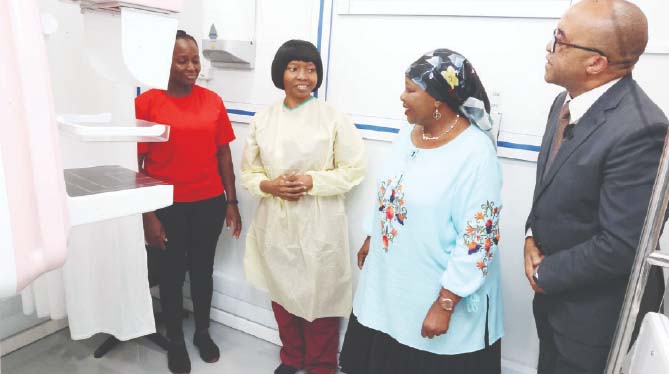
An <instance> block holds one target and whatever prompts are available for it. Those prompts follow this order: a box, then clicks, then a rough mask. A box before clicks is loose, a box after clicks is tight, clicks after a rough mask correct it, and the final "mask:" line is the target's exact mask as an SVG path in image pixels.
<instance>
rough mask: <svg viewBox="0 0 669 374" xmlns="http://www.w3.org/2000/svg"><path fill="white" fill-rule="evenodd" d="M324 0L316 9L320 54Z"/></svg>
mask: <svg viewBox="0 0 669 374" xmlns="http://www.w3.org/2000/svg"><path fill="white" fill-rule="evenodd" d="M324 2H325V0H320V5H319V6H320V9H318V37H317V39H316V49H318V52H319V53H320V51H321V44H322V40H321V39H323V8H324V7H325V4H324ZM314 97H318V90H316V92H314Z"/></svg>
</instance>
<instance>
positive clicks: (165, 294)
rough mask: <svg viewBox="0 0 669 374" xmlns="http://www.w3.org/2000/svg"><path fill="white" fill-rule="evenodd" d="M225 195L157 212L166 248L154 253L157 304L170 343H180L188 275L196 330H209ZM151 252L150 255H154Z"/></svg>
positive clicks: (177, 205)
mask: <svg viewBox="0 0 669 374" xmlns="http://www.w3.org/2000/svg"><path fill="white" fill-rule="evenodd" d="M225 205H226V202H225V195H221V196H218V197H215V198H211V199H207V200H200V201H195V202H188V203H178V202H177V203H174V204H173V205H171V206H169V207H167V208H163V209H158V210H157V211H156V215H157V216H158V219H159V220H160V222H161V223H162V225H163V228H164V229H165V233H166V235H167V246H166V249H165V250H164V251H161V250H160V249H151V250H152V251H156V252H157V253H158V254H157V256H156V257H157V259H158V268H159V275H158V283H159V285H160V304H161V306H162V309H163V317H164V320H165V326H166V328H167V337H168V338H169V339H170V340H182V339H183V338H184V335H183V326H182V313H183V292H182V289H183V284H184V278H185V275H186V271H188V273H189V274H190V289H191V299H192V300H193V311H194V317H195V329H196V331H203V330H206V329H208V328H209V311H210V309H211V297H212V292H213V278H212V274H213V272H214V255H215V254H216V243H217V242H218V237H219V236H220V234H221V230H222V228H223V222H224V221H225ZM156 252H154V254H155V253H156Z"/></svg>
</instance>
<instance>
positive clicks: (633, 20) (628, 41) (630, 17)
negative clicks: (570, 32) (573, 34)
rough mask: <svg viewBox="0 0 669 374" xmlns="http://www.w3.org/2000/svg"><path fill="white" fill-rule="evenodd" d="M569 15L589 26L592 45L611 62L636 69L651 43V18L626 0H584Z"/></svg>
mask: <svg viewBox="0 0 669 374" xmlns="http://www.w3.org/2000/svg"><path fill="white" fill-rule="evenodd" d="M567 14H571V15H574V16H575V17H578V18H579V19H580V20H581V22H583V23H582V25H583V26H585V28H586V29H587V35H584V37H585V38H587V40H589V45H592V46H596V48H598V49H601V50H602V51H604V52H605V53H606V55H607V57H608V60H609V62H610V63H622V64H623V65H628V67H629V68H632V67H633V66H634V64H635V63H636V62H637V61H638V60H639V57H640V56H641V55H642V54H643V52H644V50H645V49H646V45H647V44H648V20H647V19H646V16H645V15H644V14H643V12H642V11H641V9H639V7H638V6H636V5H635V4H632V3H630V2H629V1H625V0H583V1H581V2H579V3H577V4H576V5H574V6H573V7H572V8H571V9H570V10H569V11H568V12H567Z"/></svg>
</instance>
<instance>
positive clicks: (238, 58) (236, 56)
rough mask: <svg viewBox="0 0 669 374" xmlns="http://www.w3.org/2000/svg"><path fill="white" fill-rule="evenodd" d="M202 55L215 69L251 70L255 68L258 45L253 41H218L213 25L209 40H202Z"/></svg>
mask: <svg viewBox="0 0 669 374" xmlns="http://www.w3.org/2000/svg"><path fill="white" fill-rule="evenodd" d="M202 54H203V55H204V58H206V59H207V60H209V61H211V65H212V66H213V67H216V68H223V69H245V70H249V69H253V68H254V66H255V59H256V45H255V43H254V42H253V40H224V39H218V33H217V32H216V27H215V26H214V25H213V24H212V25H211V29H210V31H209V39H203V40H202Z"/></svg>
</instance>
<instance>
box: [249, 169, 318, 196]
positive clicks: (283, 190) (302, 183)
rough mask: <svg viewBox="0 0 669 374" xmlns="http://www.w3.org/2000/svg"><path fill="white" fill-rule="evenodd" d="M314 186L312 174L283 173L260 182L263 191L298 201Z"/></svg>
mask: <svg viewBox="0 0 669 374" xmlns="http://www.w3.org/2000/svg"><path fill="white" fill-rule="evenodd" d="M312 187H313V180H312V178H311V176H310V175H295V174H292V175H281V176H279V177H277V178H275V179H272V180H269V181H264V182H262V183H261V184H260V189H261V190H262V191H263V192H266V193H269V194H271V195H273V196H276V197H278V198H281V199H283V200H286V201H298V200H300V199H301V198H302V197H303V196H304V195H306V194H307V191H309V190H310V189H311V188H312Z"/></svg>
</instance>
